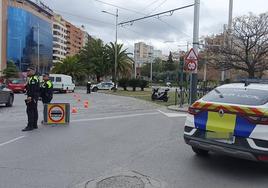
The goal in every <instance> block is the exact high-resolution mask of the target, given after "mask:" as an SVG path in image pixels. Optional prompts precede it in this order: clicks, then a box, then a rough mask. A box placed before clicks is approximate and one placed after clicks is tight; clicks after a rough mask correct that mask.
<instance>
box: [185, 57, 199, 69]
mask: <svg viewBox="0 0 268 188" xmlns="http://www.w3.org/2000/svg"><path fill="white" fill-rule="evenodd" d="M196 68H197V63H196V62H195V61H189V60H188V61H187V62H186V69H187V70H188V71H195V70H196Z"/></svg>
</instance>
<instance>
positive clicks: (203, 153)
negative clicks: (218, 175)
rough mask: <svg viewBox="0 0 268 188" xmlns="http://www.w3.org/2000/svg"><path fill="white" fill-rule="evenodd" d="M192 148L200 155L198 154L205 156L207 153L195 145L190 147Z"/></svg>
mask: <svg viewBox="0 0 268 188" xmlns="http://www.w3.org/2000/svg"><path fill="white" fill-rule="evenodd" d="M192 149H193V151H194V152H195V153H196V155H200V156H207V155H208V151H207V150H204V149H200V148H196V147H192Z"/></svg>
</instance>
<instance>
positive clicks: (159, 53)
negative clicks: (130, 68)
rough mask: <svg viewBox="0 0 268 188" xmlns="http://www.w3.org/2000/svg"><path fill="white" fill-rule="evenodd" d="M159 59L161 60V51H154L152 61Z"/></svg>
mask: <svg viewBox="0 0 268 188" xmlns="http://www.w3.org/2000/svg"><path fill="white" fill-rule="evenodd" d="M156 58H160V59H162V51H161V50H154V59H156Z"/></svg>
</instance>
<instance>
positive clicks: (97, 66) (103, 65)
mask: <svg viewBox="0 0 268 188" xmlns="http://www.w3.org/2000/svg"><path fill="white" fill-rule="evenodd" d="M79 56H80V59H81V62H82V63H83V64H84V65H85V66H86V67H87V70H88V73H89V74H93V75H95V76H96V78H97V81H98V82H99V81H100V79H101V78H102V77H104V76H107V75H109V74H111V68H110V67H111V65H110V64H109V61H107V53H106V48H105V46H104V44H103V41H102V40H100V39H92V40H91V41H89V42H88V43H87V44H86V46H85V47H83V48H82V50H81V52H80V54H79Z"/></svg>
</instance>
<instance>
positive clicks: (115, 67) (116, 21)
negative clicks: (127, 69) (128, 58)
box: [102, 9, 118, 91]
mask: <svg viewBox="0 0 268 188" xmlns="http://www.w3.org/2000/svg"><path fill="white" fill-rule="evenodd" d="M102 12H103V13H106V14H110V15H112V16H115V47H114V84H115V89H114V91H116V73H117V71H116V70H117V30H118V29H117V28H118V9H116V13H115V14H113V13H110V12H107V11H105V10H103V11H102Z"/></svg>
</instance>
